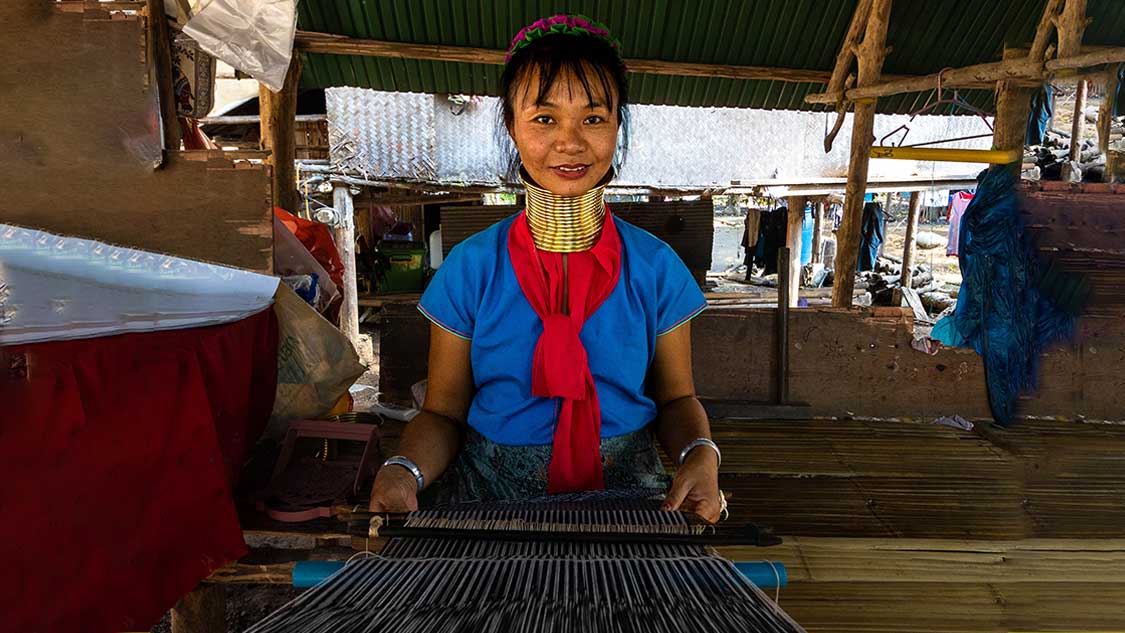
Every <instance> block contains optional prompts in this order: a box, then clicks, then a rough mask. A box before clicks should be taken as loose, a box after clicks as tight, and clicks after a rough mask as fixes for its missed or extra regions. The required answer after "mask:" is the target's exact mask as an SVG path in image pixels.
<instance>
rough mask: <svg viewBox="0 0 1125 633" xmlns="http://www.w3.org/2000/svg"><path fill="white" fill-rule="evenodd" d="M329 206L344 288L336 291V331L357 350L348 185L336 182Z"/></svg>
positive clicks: (352, 217) (352, 218) (352, 220)
mask: <svg viewBox="0 0 1125 633" xmlns="http://www.w3.org/2000/svg"><path fill="white" fill-rule="evenodd" d="M332 206H333V207H335V208H336V213H337V214H338V215H339V218H338V221H337V222H336V226H335V227H333V229H332V239H333V240H334V241H335V242H336V249H337V250H338V251H340V261H341V262H343V264H344V287H343V288H341V289H340V293H341V294H342V295H344V301H343V303H342V304H341V305H340V331H341V332H343V333H344V336H346V337H348V340H349V341H351V342H352V345H353V346H354V347H355V348H356V350H357V351H358V350H359V297H358V296H357V295H358V288H357V284H356V275H355V208H354V206H353V203H352V192H351V191H350V190H349V189H348V185H345V184H342V183H336V186H335V187H334V188H333V189H332Z"/></svg>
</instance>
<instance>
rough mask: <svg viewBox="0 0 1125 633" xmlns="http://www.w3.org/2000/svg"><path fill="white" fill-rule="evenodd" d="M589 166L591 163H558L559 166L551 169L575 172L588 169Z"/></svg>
mask: <svg viewBox="0 0 1125 633" xmlns="http://www.w3.org/2000/svg"><path fill="white" fill-rule="evenodd" d="M588 167H589V165H558V166H557V167H552V168H551V169H557V170H559V171H562V172H566V173H570V174H575V173H579V172H583V171H586V169H587V168H588Z"/></svg>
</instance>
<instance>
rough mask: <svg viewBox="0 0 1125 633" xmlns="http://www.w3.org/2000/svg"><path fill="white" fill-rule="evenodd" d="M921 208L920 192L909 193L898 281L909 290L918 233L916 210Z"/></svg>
mask: <svg viewBox="0 0 1125 633" xmlns="http://www.w3.org/2000/svg"><path fill="white" fill-rule="evenodd" d="M921 207H922V192H921V191H912V192H910V211H909V213H908V214H907V216H906V244H904V245H903V248H902V275H901V276H900V277H899V281H900V282H901V283H902V287H903V288H909V287H910V282H911V281H912V280H911V278H912V277H913V276H914V248H915V235H916V234H917V232H918V210H919V209H920V208H921Z"/></svg>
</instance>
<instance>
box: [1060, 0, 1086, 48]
mask: <svg viewBox="0 0 1125 633" xmlns="http://www.w3.org/2000/svg"><path fill="white" fill-rule="evenodd" d="M1055 31H1056V32H1057V33H1058V36H1059V49H1058V57H1060V58H1062V57H1073V56H1075V55H1078V54H1079V52H1080V49H1081V48H1082V34H1083V33H1085V32H1086V0H1066V4H1064V5H1063V9H1062V13H1060V14H1059V15H1058V17H1057V18H1056V19H1055Z"/></svg>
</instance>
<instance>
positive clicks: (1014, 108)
mask: <svg viewBox="0 0 1125 633" xmlns="http://www.w3.org/2000/svg"><path fill="white" fill-rule="evenodd" d="M1020 53H1021V51H1017V50H1014V49H1007V50H1005V51H1004V57H1005V60H1004V62H1001V63H1007V62H1019V63H1023V64H1036V65H1037V63H1036V62H1032V61H1031V60H1029V59H1028V58H1027V57H1026V56H1024V55H1021V54H1020ZM1031 93H1032V90H1031V89H1029V88H1024V87H1022V86H1020V85H1019V84H1018V83H1017V82H1015V81H1011V80H1004V81H999V82H997V83H996V118H995V120H994V121H993V126H992V128H993V129H992V147H993V149H995V150H999V151H1012V150H1018V151H1019V152H1023V147H1024V143H1025V141H1026V140H1027V118H1028V116H1029V115H1030V114H1031ZM1002 162H1003V159H1001V162H998V163H996V164H1002Z"/></svg>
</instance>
